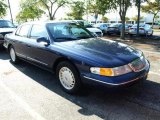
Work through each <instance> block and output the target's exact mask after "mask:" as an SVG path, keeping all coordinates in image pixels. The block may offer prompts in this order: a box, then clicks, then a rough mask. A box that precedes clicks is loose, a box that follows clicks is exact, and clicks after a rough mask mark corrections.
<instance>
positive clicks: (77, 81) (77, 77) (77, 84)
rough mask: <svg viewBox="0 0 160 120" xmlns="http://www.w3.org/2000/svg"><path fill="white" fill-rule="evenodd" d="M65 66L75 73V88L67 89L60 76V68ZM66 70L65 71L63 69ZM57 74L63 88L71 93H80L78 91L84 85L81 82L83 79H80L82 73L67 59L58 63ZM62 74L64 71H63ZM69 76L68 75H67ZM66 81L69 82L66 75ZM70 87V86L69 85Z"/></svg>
mask: <svg viewBox="0 0 160 120" xmlns="http://www.w3.org/2000/svg"><path fill="white" fill-rule="evenodd" d="M63 68H68V69H69V70H70V72H71V73H72V74H73V77H74V80H75V81H74V83H73V84H74V85H73V88H71V89H67V88H66V87H65V85H63V84H62V80H61V78H60V70H61V69H63ZM63 72H64V71H63ZM56 76H57V78H58V79H59V83H60V85H61V87H62V89H63V90H64V91H65V92H67V93H69V94H75V93H78V91H79V90H80V88H81V87H82V83H81V79H80V75H79V73H78V71H77V69H76V68H75V67H74V66H73V65H72V64H71V63H70V62H67V61H64V62H61V63H59V64H58V65H57V68H56ZM61 76H63V75H62V73H61ZM67 76H68V75H67ZM65 79H66V80H65V81H67V82H68V78H66V77H65ZM69 87H70V86H69Z"/></svg>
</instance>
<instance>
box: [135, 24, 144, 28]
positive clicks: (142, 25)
mask: <svg viewBox="0 0 160 120" xmlns="http://www.w3.org/2000/svg"><path fill="white" fill-rule="evenodd" d="M144 26H145V24H140V25H139V27H144ZM132 27H137V24H134V25H133V26H132Z"/></svg>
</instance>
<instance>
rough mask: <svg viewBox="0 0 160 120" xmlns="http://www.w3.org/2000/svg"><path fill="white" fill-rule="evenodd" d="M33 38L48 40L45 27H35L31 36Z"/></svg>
mask: <svg viewBox="0 0 160 120" xmlns="http://www.w3.org/2000/svg"><path fill="white" fill-rule="evenodd" d="M30 37H31V38H39V37H46V38H48V35H47V32H46V30H45V27H43V26H41V25H33V27H32V30H31V34H30Z"/></svg>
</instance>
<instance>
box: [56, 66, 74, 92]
mask: <svg viewBox="0 0 160 120" xmlns="http://www.w3.org/2000/svg"><path fill="white" fill-rule="evenodd" d="M59 80H60V82H61V84H62V86H63V87H64V88H65V89H67V90H71V89H73V88H74V86H75V77H74V74H73V73H72V71H71V70H70V69H69V68H67V67H62V68H61V69H60V71H59Z"/></svg>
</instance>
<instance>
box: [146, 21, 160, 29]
mask: <svg viewBox="0 0 160 120" xmlns="http://www.w3.org/2000/svg"><path fill="white" fill-rule="evenodd" d="M146 24H148V25H150V26H152V22H148V23H146ZM153 29H160V25H159V24H158V23H153Z"/></svg>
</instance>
